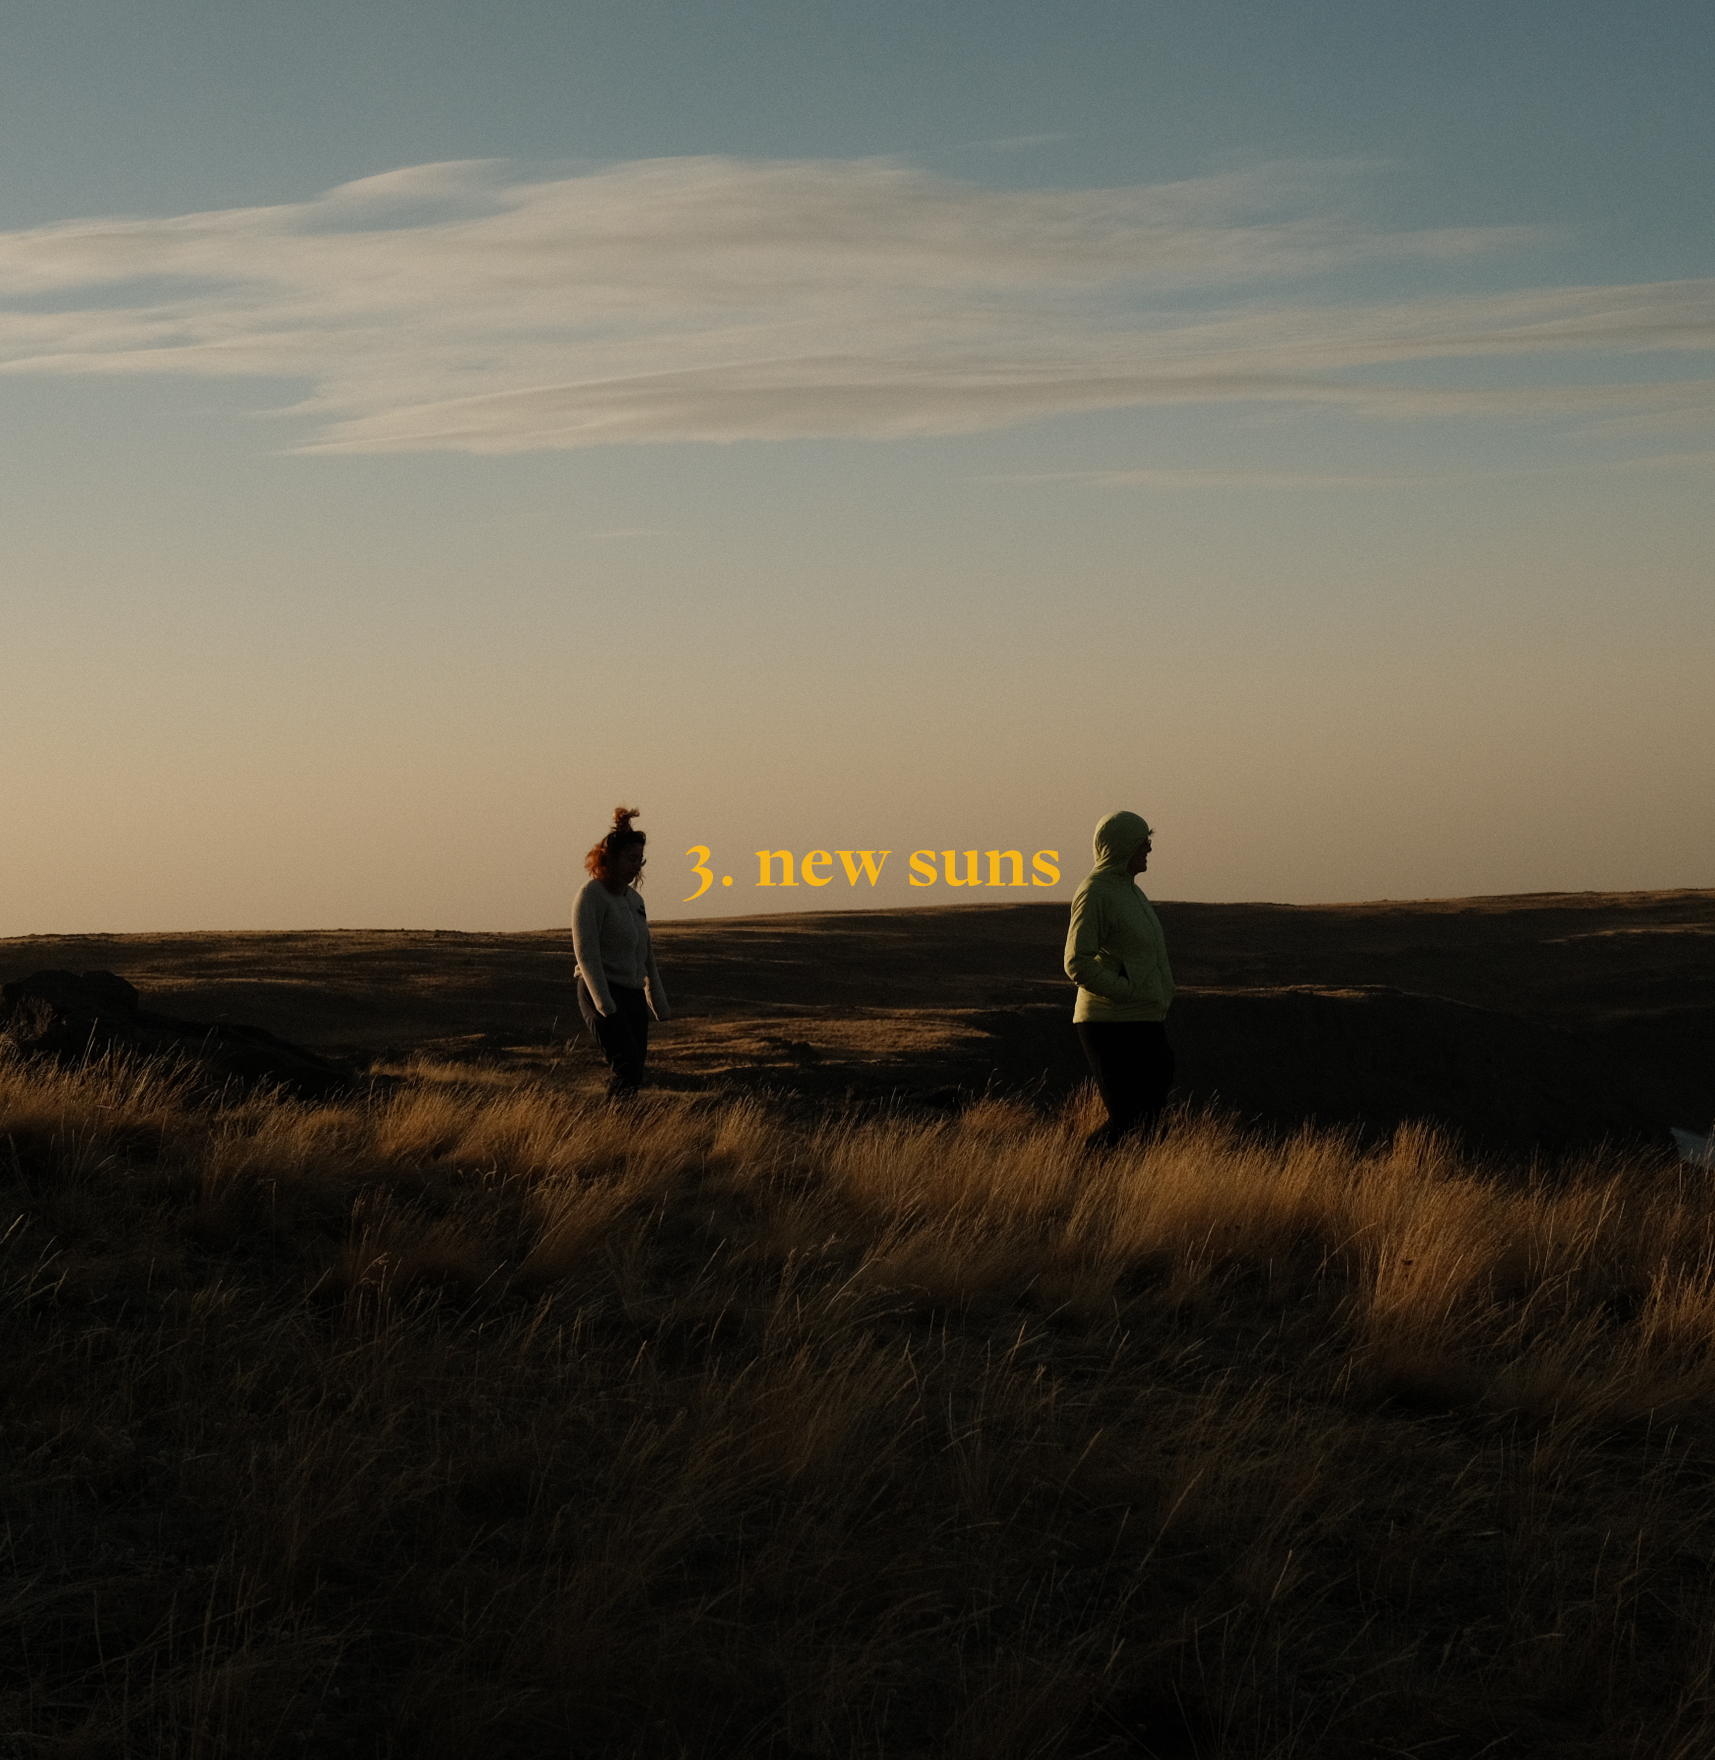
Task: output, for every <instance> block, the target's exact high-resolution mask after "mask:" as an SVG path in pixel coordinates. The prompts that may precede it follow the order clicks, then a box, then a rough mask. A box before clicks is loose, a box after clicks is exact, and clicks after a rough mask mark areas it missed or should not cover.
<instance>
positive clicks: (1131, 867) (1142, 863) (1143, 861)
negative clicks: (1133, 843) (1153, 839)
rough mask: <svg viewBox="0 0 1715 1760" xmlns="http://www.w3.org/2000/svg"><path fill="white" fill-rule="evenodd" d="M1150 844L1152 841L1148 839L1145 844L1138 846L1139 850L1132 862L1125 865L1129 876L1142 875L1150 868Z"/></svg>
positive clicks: (1144, 841) (1135, 852)
mask: <svg viewBox="0 0 1715 1760" xmlns="http://www.w3.org/2000/svg"><path fill="white" fill-rule="evenodd" d="M1149 844H1150V840H1149V839H1148V838H1147V837H1146V838H1145V839H1144V840H1143V842H1142V843H1140V844H1139V845H1138V846H1137V849H1136V850H1135V851H1134V852H1133V854H1132V858H1131V860H1130V861H1129V862H1127V863H1126V865H1125V871H1126V872H1127V873H1128V874H1141V873H1142V872H1143V871H1144V869H1145V868H1147V867H1148V866H1149Z"/></svg>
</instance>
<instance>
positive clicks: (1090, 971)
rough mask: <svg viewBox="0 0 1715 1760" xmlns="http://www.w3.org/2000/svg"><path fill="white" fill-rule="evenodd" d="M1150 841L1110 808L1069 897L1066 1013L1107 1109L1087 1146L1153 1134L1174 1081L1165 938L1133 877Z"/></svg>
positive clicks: (1133, 817)
mask: <svg viewBox="0 0 1715 1760" xmlns="http://www.w3.org/2000/svg"><path fill="white" fill-rule="evenodd" d="M1152 841H1153V838H1152V834H1151V832H1150V829H1149V825H1148V823H1147V821H1145V820H1143V819H1140V818H1139V817H1138V815H1137V814H1136V813H1110V814H1108V816H1107V817H1106V818H1105V819H1104V820H1103V821H1102V822H1101V824H1099V825H1098V826H1097V827H1096V836H1095V854H1096V865H1095V867H1094V868H1092V869H1091V870H1090V874H1089V877H1088V878H1087V879H1086V880H1085V881H1084V883H1083V885H1082V886H1080V887H1079V888H1078V890H1077V892H1076V893H1074V894H1073V897H1072V922H1071V925H1070V927H1069V928H1068V929H1067V932H1066V976H1067V977H1068V978H1070V979H1071V980H1072V982H1073V983H1075V984H1076V985H1077V986H1078V1001H1077V1005H1076V1006H1075V1007H1074V1009H1073V1010H1072V1019H1073V1022H1074V1023H1075V1024H1076V1026H1077V1031H1078V1038H1079V1040H1080V1041H1081V1042H1082V1044H1083V1047H1084V1056H1085V1058H1086V1059H1087V1060H1088V1062H1089V1065H1090V1070H1091V1073H1092V1074H1094V1076H1095V1078H1096V1086H1097V1087H1098V1088H1099V1089H1100V1090H1101V1095H1102V1100H1103V1102H1104V1104H1105V1105H1106V1106H1107V1109H1108V1117H1107V1123H1106V1124H1104V1125H1102V1126H1100V1127H1099V1128H1098V1129H1097V1130H1094V1131H1092V1132H1091V1133H1090V1136H1089V1139H1088V1143H1089V1147H1091V1148H1092V1149H1111V1148H1112V1147H1113V1146H1114V1144H1116V1143H1117V1142H1118V1141H1119V1140H1120V1138H1121V1137H1123V1136H1125V1135H1126V1134H1127V1133H1128V1132H1131V1131H1149V1130H1153V1129H1154V1128H1155V1126H1156V1124H1157V1123H1158V1122H1159V1121H1160V1118H1161V1112H1162V1108H1163V1107H1164V1106H1166V1104H1167V1094H1168V1090H1169V1089H1170V1088H1171V1087H1172V1086H1173V1048H1172V1047H1171V1046H1170V1045H1169V1044H1168V1043H1167V1025H1166V1022H1167V1010H1168V1009H1169V1007H1171V1006H1172V1002H1173V973H1172V971H1171V970H1170V969H1169V968H1168V964H1167V939H1166V937H1165V936H1164V935H1163V934H1162V933H1161V922H1160V919H1159V918H1158V917H1157V916H1156V914H1155V907H1154V906H1153V905H1151V904H1150V902H1149V900H1148V899H1147V898H1146V897H1145V896H1144V895H1143V893H1142V892H1141V891H1140V890H1139V889H1138V886H1137V883H1136V878H1135V877H1136V876H1137V875H1139V874H1141V873H1142V872H1143V871H1144V869H1145V868H1147V867H1148V866H1149V850H1150V845H1151V842H1152Z"/></svg>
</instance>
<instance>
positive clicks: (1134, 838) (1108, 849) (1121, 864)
mask: <svg viewBox="0 0 1715 1760" xmlns="http://www.w3.org/2000/svg"><path fill="white" fill-rule="evenodd" d="M1149 835H1150V829H1149V822H1148V821H1147V820H1146V819H1143V818H1140V817H1139V816H1138V815H1137V814H1136V813H1109V814H1108V816H1107V817H1106V818H1105V819H1104V820H1103V821H1102V822H1101V824H1099V825H1098V826H1097V827H1096V836H1095V848H1096V866H1097V867H1098V868H1110V869H1113V870H1115V871H1116V872H1118V873H1121V874H1123V873H1124V872H1125V867H1126V863H1127V862H1129V861H1130V860H1131V858H1132V857H1133V856H1134V855H1136V854H1137V852H1138V846H1139V845H1140V844H1141V843H1142V842H1143V840H1144V839H1145V838H1146V837H1148V836H1149Z"/></svg>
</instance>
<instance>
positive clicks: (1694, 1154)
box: [1668, 1125, 1715, 1167]
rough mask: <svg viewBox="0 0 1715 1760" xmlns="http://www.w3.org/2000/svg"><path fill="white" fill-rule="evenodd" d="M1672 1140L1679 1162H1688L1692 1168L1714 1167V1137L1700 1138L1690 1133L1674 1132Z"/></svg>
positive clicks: (1669, 1127) (1670, 1127) (1671, 1127)
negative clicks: (1676, 1149) (1677, 1151)
mask: <svg viewBox="0 0 1715 1760" xmlns="http://www.w3.org/2000/svg"><path fill="white" fill-rule="evenodd" d="M1668 1129H1669V1130H1672V1131H1673V1140H1674V1143H1675V1144H1676V1146H1677V1147H1678V1149H1679V1158H1680V1160H1681V1161H1689V1162H1690V1163H1691V1165H1692V1166H1693V1167H1715V1137H1700V1136H1698V1135H1696V1134H1695V1133H1694V1132H1692V1131H1682V1130H1675V1129H1674V1127H1673V1126H1672V1125H1669V1126H1668Z"/></svg>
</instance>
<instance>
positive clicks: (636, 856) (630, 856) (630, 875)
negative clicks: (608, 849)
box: [613, 843, 643, 886]
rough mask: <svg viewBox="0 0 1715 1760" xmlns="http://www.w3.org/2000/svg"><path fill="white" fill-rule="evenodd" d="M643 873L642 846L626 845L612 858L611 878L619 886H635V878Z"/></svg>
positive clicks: (638, 844) (637, 844)
mask: <svg viewBox="0 0 1715 1760" xmlns="http://www.w3.org/2000/svg"><path fill="white" fill-rule="evenodd" d="M642 872H643V845H642V844H640V843H628V844H627V845H626V846H625V848H624V849H622V850H621V851H620V852H619V853H618V854H617V855H616V856H615V857H614V858H613V878H614V881H615V883H616V884H618V885H620V886H631V885H633V884H635V882H636V880H637V876H638V875H639V874H641V873H642Z"/></svg>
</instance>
